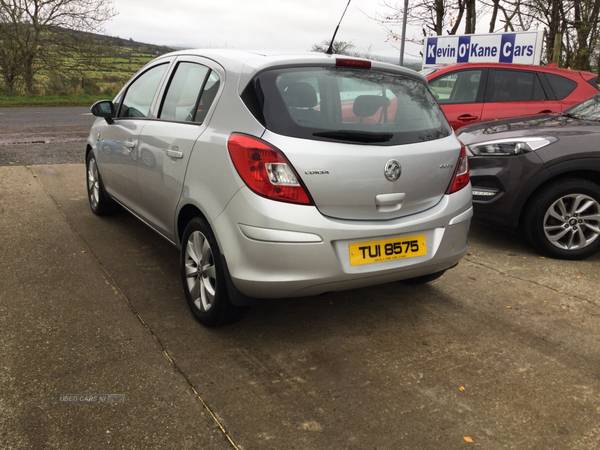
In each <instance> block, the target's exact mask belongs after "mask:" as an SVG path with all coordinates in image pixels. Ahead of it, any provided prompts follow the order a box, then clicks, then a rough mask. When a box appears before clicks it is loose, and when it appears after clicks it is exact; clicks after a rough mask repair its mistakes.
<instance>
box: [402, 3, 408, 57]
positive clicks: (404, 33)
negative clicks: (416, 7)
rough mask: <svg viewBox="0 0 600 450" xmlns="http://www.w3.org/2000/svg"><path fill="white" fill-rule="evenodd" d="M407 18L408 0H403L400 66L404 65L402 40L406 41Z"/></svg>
mask: <svg viewBox="0 0 600 450" xmlns="http://www.w3.org/2000/svg"><path fill="white" fill-rule="evenodd" d="M407 18H408V0H404V16H403V18H402V38H401V40H400V66H403V65H404V42H405V41H406V22H407Z"/></svg>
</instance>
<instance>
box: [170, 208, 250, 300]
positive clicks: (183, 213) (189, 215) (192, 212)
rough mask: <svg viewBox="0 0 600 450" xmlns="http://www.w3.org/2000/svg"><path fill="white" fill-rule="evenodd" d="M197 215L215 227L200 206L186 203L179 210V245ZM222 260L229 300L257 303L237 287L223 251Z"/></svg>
mask: <svg viewBox="0 0 600 450" xmlns="http://www.w3.org/2000/svg"><path fill="white" fill-rule="evenodd" d="M195 217H200V218H201V219H203V220H204V221H205V222H206V223H207V225H208V226H209V227H210V228H211V229H212V228H213V227H212V225H211V222H210V221H209V220H208V219H207V218H206V215H204V214H203V213H202V211H201V210H200V208H198V207H197V206H196V205H194V204H191V203H188V204H186V205H184V206H183V207H182V208H181V209H180V210H179V214H178V215H177V245H178V246H179V247H181V242H182V240H183V233H184V232H185V228H186V227H187V224H188V223H189V222H190V220H192V219H193V218H195ZM212 232H213V236H214V238H215V240H216V241H217V245H218V246H219V249H220V248H221V243H220V242H219V238H218V237H217V235H216V234H215V232H214V229H213V230H212ZM221 260H222V263H223V270H224V275H225V285H226V289H227V293H228V296H229V300H230V301H231V302H232V303H233V304H234V305H235V306H239V307H246V306H252V305H253V304H254V303H256V299H254V298H251V297H248V296H246V295H244V294H242V293H241V292H240V291H239V290H238V289H237V287H236V286H235V284H234V283H233V280H232V278H231V273H230V272H229V265H228V264H227V258H225V255H223V254H222V253H221Z"/></svg>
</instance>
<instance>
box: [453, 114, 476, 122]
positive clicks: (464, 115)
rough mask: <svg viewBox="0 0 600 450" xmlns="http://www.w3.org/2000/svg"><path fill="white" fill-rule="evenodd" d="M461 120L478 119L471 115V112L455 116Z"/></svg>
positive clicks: (470, 120)
mask: <svg viewBox="0 0 600 450" xmlns="http://www.w3.org/2000/svg"><path fill="white" fill-rule="evenodd" d="M457 119H458V120H460V121H461V122H473V121H474V120H477V119H479V117H477V116H472V115H471V114H463V115H462V116H458V117H457Z"/></svg>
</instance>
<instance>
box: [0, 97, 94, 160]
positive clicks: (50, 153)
mask: <svg viewBox="0 0 600 450" xmlns="http://www.w3.org/2000/svg"><path fill="white" fill-rule="evenodd" d="M94 120H95V117H93V116H92V114H91V113H90V108H88V107H62V108H0V166H10V165H35V164H65V163H84V162H85V161H84V157H85V154H84V153H85V141H86V139H87V137H88V135H89V132H90V127H91V126H92V124H93V123H94Z"/></svg>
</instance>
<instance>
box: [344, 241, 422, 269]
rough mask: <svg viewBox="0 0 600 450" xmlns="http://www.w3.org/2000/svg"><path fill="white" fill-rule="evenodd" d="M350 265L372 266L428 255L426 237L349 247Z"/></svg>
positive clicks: (373, 242) (361, 243)
mask: <svg viewBox="0 0 600 450" xmlns="http://www.w3.org/2000/svg"><path fill="white" fill-rule="evenodd" d="M349 250H350V265H351V266H359V265H361V264H371V263H376V262H381V261H393V260H395V259H403V258H412V257H414V256H422V255H426V254H427V243H426V240H425V235H424V234H420V235H418V236H408V237H402V238H394V239H381V240H379V241H369V242H358V243H356V244H350V245H349Z"/></svg>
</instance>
